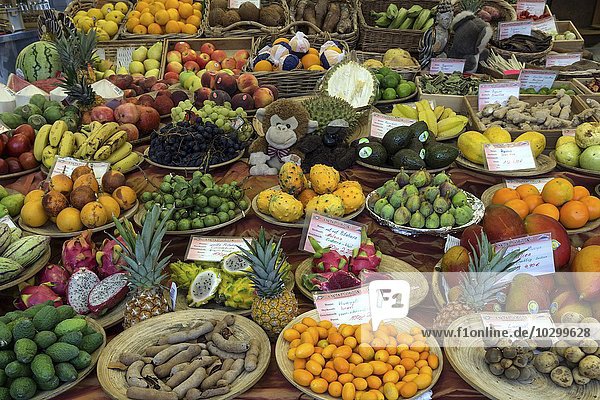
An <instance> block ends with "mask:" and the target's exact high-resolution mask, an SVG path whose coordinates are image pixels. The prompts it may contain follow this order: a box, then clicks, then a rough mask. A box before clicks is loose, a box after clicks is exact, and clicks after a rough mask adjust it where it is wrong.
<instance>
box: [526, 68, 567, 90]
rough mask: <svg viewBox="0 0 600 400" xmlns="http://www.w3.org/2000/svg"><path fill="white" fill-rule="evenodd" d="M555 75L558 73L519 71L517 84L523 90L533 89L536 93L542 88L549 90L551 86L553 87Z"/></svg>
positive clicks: (537, 70)
mask: <svg viewBox="0 0 600 400" xmlns="http://www.w3.org/2000/svg"><path fill="white" fill-rule="evenodd" d="M557 75H558V73H557V72H556V71H545V70H539V69H524V70H522V71H521V74H519V82H520V83H521V88H523V89H529V88H533V89H535V90H536V91H539V90H540V89H541V88H544V87H545V88H551V87H552V85H554V81H555V80H556V76H557Z"/></svg>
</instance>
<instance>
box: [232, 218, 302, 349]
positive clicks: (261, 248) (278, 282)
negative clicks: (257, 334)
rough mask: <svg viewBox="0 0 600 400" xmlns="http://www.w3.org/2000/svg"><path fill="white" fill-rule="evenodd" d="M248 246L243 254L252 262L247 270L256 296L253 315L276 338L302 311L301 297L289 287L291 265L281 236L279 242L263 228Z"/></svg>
mask: <svg viewBox="0 0 600 400" xmlns="http://www.w3.org/2000/svg"><path fill="white" fill-rule="evenodd" d="M246 244H247V246H248V249H249V250H246V249H242V248H240V249H241V250H242V254H240V256H241V257H243V258H244V259H245V260H246V261H247V262H248V263H249V264H250V266H251V270H250V271H248V272H247V276H248V278H250V280H251V281H252V284H253V285H254V290H255V291H256V298H255V299H254V302H253V303H252V311H251V313H252V314H251V315H252V319H253V320H254V322H256V323H257V324H258V325H260V326H261V327H262V328H263V329H264V330H265V332H267V334H268V335H269V337H271V338H272V339H274V338H276V337H277V335H278V334H279V333H280V332H281V331H282V330H283V328H284V327H285V326H286V325H287V324H288V323H289V322H290V321H291V320H292V319H294V318H295V317H296V315H297V314H298V300H296V296H295V295H294V293H293V292H292V291H291V290H288V289H286V287H285V282H284V279H285V276H286V274H287V272H288V271H287V266H286V264H287V263H286V261H285V256H284V255H283V250H282V249H281V238H280V239H279V241H278V242H277V245H275V243H274V242H273V238H271V239H269V241H268V242H267V239H266V237H265V230H264V229H263V228H260V232H259V234H258V239H252V243H247V242H246Z"/></svg>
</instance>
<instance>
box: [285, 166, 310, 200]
mask: <svg viewBox="0 0 600 400" xmlns="http://www.w3.org/2000/svg"><path fill="white" fill-rule="evenodd" d="M305 181H306V179H305V178H304V173H303V172H302V168H300V166H299V165H298V164H296V163H293V162H286V163H285V164H283V165H282V166H281V169H280V170H279V187H280V188H281V191H283V192H285V193H289V194H291V195H293V196H295V195H297V194H299V193H300V192H301V191H302V189H304V182H305Z"/></svg>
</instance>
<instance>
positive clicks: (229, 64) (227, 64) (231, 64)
mask: <svg viewBox="0 0 600 400" xmlns="http://www.w3.org/2000/svg"><path fill="white" fill-rule="evenodd" d="M236 66H237V61H235V59H234V58H232V57H227V58H226V59H224V60H223V61H222V62H221V68H227V69H234V68H235V67H236Z"/></svg>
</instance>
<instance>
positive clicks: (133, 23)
mask: <svg viewBox="0 0 600 400" xmlns="http://www.w3.org/2000/svg"><path fill="white" fill-rule="evenodd" d="M139 24H140V19H139V18H136V17H130V18H129V19H128V20H127V22H126V23H125V27H126V28H127V31H128V32H133V28H135V27H136V25H139Z"/></svg>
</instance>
